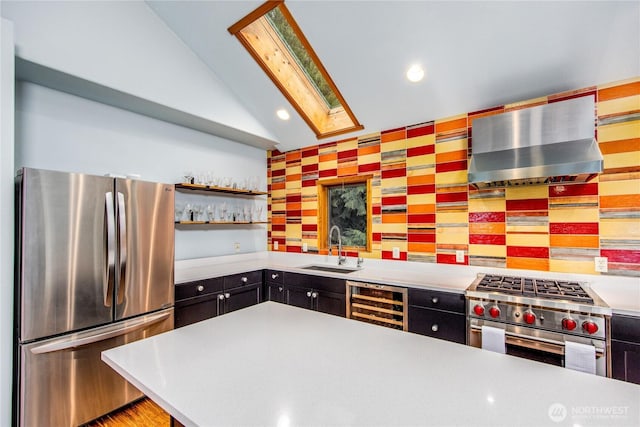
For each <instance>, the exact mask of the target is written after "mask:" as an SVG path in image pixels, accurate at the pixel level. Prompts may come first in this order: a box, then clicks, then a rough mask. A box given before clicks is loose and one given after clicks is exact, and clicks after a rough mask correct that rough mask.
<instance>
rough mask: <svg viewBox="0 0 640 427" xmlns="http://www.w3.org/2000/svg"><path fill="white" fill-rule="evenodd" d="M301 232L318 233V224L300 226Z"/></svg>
mask: <svg viewBox="0 0 640 427" xmlns="http://www.w3.org/2000/svg"><path fill="white" fill-rule="evenodd" d="M302 231H318V224H302Z"/></svg>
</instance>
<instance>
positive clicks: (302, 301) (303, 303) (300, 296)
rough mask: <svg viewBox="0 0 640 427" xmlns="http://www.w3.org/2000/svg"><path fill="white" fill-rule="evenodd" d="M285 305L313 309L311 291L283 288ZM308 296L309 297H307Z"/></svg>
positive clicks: (290, 287)
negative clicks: (285, 295)
mask: <svg viewBox="0 0 640 427" xmlns="http://www.w3.org/2000/svg"><path fill="white" fill-rule="evenodd" d="M285 291H286V294H287V297H286V301H287V304H289V305H293V306H296V307H300V308H308V309H311V308H313V305H312V303H313V300H312V299H311V295H310V293H311V289H304V288H296V287H293V286H287V287H286V288H285ZM308 294H309V295H308Z"/></svg>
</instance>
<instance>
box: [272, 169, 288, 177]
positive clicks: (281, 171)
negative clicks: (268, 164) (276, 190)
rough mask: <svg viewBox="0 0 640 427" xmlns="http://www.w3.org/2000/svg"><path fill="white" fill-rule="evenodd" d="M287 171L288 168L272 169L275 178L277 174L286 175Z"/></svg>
mask: <svg viewBox="0 0 640 427" xmlns="http://www.w3.org/2000/svg"><path fill="white" fill-rule="evenodd" d="M286 173H287V170H286V169H276V170H272V171H271V176H272V177H273V178H275V177H277V176H285V174H286Z"/></svg>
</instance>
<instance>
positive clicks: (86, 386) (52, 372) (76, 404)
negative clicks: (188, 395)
mask: <svg viewBox="0 0 640 427" xmlns="http://www.w3.org/2000/svg"><path fill="white" fill-rule="evenodd" d="M171 329H173V308H170V309H167V310H163V311H159V312H156V313H152V314H149V315H146V316H141V317H138V318H134V319H130V320H127V321H123V322H119V323H116V324H112V325H109V326H104V327H100V328H95V329H91V330H89V331H84V332H81V333H75V334H70V335H65V336H62V337H58V338H54V339H49V340H45V341H39V342H34V343H31V344H28V345H21V346H20V373H21V376H20V378H21V380H20V398H19V402H18V406H19V414H20V426H25V427H31V426H46V425H49V426H77V425H80V424H83V423H86V422H88V421H91V420H93V419H95V418H97V417H99V416H101V415H104V414H106V413H108V412H111V411H113V410H114V409H117V408H119V407H121V406H123V405H126V404H127V403H129V402H131V401H133V400H135V399H137V398H139V397H141V396H142V393H141V392H140V391H138V390H137V389H136V388H135V387H133V386H132V385H130V384H129V383H128V382H127V381H126V380H125V379H123V378H122V377H121V376H120V375H119V374H117V373H116V372H115V371H114V370H112V369H111V368H110V367H109V366H107V365H106V364H105V363H104V362H102V360H101V359H100V356H101V352H102V351H104V350H108V349H110V348H113V347H117V346H120V345H124V344H127V343H130V342H133V341H137V340H140V339H143V338H147V337H150V336H153V335H157V334H159V333H162V332H165V331H168V330H171Z"/></svg>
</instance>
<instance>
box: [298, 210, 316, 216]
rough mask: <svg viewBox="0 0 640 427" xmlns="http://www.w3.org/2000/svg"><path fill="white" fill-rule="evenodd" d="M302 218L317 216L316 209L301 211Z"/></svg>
mask: <svg viewBox="0 0 640 427" xmlns="http://www.w3.org/2000/svg"><path fill="white" fill-rule="evenodd" d="M302 216H318V210H317V209H303V210H302Z"/></svg>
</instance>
